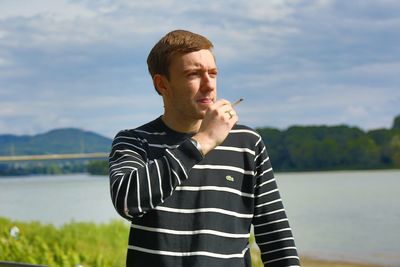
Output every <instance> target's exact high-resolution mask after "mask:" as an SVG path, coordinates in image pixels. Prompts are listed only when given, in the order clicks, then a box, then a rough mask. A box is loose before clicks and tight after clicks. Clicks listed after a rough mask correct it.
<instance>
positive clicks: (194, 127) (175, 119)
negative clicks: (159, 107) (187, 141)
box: [161, 111, 202, 133]
mask: <svg viewBox="0 0 400 267" xmlns="http://www.w3.org/2000/svg"><path fill="white" fill-rule="evenodd" d="M161 119H162V121H163V122H164V123H165V125H167V126H168V127H169V128H171V129H172V130H174V131H176V132H180V133H197V132H198V131H199V129H200V125H201V122H202V120H201V119H199V120H193V119H192V118H187V117H185V116H173V115H172V114H169V113H168V112H167V111H165V112H164V115H163V116H162V117H161Z"/></svg>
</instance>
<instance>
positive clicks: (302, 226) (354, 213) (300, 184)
mask: <svg viewBox="0 0 400 267" xmlns="http://www.w3.org/2000/svg"><path fill="white" fill-rule="evenodd" d="M276 177H277V180H278V185H279V187H280V190H281V194H282V198H283V200H284V204H285V206H286V210H287V213H288V216H289V219H290V222H291V226H292V228H293V232H294V235H295V238H296V243H297V246H298V248H299V252H300V254H301V255H306V256H311V257H318V258H323V259H340V260H352V261H361V262H370V263H380V264H385V265H390V266H400V171H359V172H358V171H354V172H347V171H346V172H313V173H290V174H289V173H277V174H276ZM0 216H4V217H8V218H12V219H18V220H25V221H28V220H38V221H41V222H44V223H53V224H56V225H61V224H63V223H66V222H69V221H71V220H75V221H94V222H108V221H110V220H112V219H120V218H119V216H118V215H117V213H116V212H115V211H114V208H113V207H112V204H111V201H110V197H109V189H108V179H107V177H101V176H87V175H65V176H35V177H19V178H1V179H0Z"/></svg>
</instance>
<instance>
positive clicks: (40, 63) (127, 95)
mask: <svg viewBox="0 0 400 267" xmlns="http://www.w3.org/2000/svg"><path fill="white" fill-rule="evenodd" d="M399 8H400V4H399V3H398V1H348V2H345V1H344V2H340V1H333V0H313V1H300V0H295V1H293V0H284V1H282V0H271V1H262V0H256V1H244V0H241V1H235V0H225V1H206V2H202V4H201V5H199V3H198V1H186V2H185V3H184V4H182V1H177V0H168V1H161V0H156V1H130V0H116V1H107V0H101V1H93V0H71V1H67V0H65V1H62V0H58V1H49V0H36V1H35V4H34V5H33V4H32V3H31V1H13V0H3V1H2V2H1V3H0V9H1V10H2V12H1V14H0V28H1V30H0V68H1V72H0V90H1V91H0V94H1V104H0V105H2V107H0V114H1V115H2V118H4V117H3V115H6V118H7V122H2V124H1V125H2V126H1V128H0V133H1V132H4V131H6V130H7V129H9V130H11V131H15V132H20V133H23V132H31V131H35V130H40V129H51V128H52V127H58V126H68V124H70V126H85V125H86V126H87V127H90V128H92V127H93V128H95V129H96V131H99V132H103V133H105V132H107V135H108V136H111V135H112V132H114V130H115V129H117V128H119V127H122V128H123V127H124V126H123V125H125V124H127V125H135V124H137V125H138V124H141V123H143V122H144V121H143V119H145V120H148V119H151V118H154V117H155V116H157V115H159V112H160V111H162V104H161V103H160V101H159V99H158V98H157V97H158V96H156V95H155V92H154V90H153V88H152V86H151V83H150V78H149V76H148V74H147V73H146V69H145V68H146V65H145V59H146V56H147V53H148V51H149V50H150V48H151V46H152V45H153V44H154V43H155V42H156V41H157V40H158V39H159V38H160V37H161V36H162V35H163V34H165V33H166V32H167V31H169V30H173V29H176V28H186V29H189V30H192V31H195V32H199V33H202V34H204V35H206V36H208V37H209V38H210V39H211V40H212V41H213V42H214V44H215V46H216V53H217V62H218V64H219V67H220V69H221V72H220V73H221V75H220V79H219V84H220V85H221V86H220V89H219V90H220V92H221V94H220V95H221V96H223V97H226V98H228V99H231V98H232V99H235V98H236V97H238V96H245V98H246V100H245V102H244V103H243V104H242V105H241V106H240V107H239V108H240V112H241V120H243V122H246V123H249V124H251V125H252V126H265V125H271V126H279V127H286V126H287V125H290V124H295V123H304V124H307V123H324V122H329V123H332V124H335V123H344V122H346V123H347V122H348V123H351V124H357V123H359V124H360V125H363V127H365V126H368V125H378V124H379V123H383V120H382V118H385V121H388V118H389V117H390V116H393V114H394V113H395V112H398V111H397V110H398V108H397V110H396V107H398V105H399V100H398V99H400V96H399V95H398V93H396V92H397V91H396V90H398V87H396V86H395V85H396V84H399V80H398V79H399V78H398V77H400V75H399V72H398V70H399V69H400V65H399V62H400V58H399V55H400V51H399V49H400V48H398V46H397V45H396V44H397V43H398V42H397V41H400V40H399V38H400V37H397V36H398V34H397V31H398V27H399V25H400V16H399V15H398V14H400V13H399V12H397V11H398V10H399ZM129 89H131V90H132V91H129ZM33 92H34V93H33ZM147 94H148V95H147ZM156 98H157V100H155V99H156ZM390 99H392V100H390ZM393 99H397V100H395V101H394V100H393ZM356 100H357V101H356ZM146 105H147V106H146ZM396 105H397V106H396ZM21 107H23V108H21ZM366 112H368V115H366V114H367V113H366ZM42 114H49V115H46V116H43V115H42ZM78 114H79V115H80V116H79V115H78ZM260 114H263V116H260ZM264 115H265V116H264ZM394 115H397V114H394ZM32 116H34V117H35V118H34V119H32ZM118 118H120V119H118ZM84 128H86V127H84ZM111 128H112V129H113V130H112V131H111V130H110V129H111ZM89 130H90V129H89Z"/></svg>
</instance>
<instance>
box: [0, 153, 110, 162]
mask: <svg viewBox="0 0 400 267" xmlns="http://www.w3.org/2000/svg"><path fill="white" fill-rule="evenodd" d="M107 158H108V153H79V154H48V155H18V156H17V155H16V156H0V162H12V161H31V160H32V161H33V160H65V159H107Z"/></svg>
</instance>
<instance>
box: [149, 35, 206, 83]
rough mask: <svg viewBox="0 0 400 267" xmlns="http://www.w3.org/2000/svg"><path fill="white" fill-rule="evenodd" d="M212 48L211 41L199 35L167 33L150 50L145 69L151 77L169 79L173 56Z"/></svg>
mask: <svg viewBox="0 0 400 267" xmlns="http://www.w3.org/2000/svg"><path fill="white" fill-rule="evenodd" d="M213 47H214V46H213V44H212V43H211V41H210V40H208V39H207V38H206V37H204V36H202V35H200V34H196V33H193V32H190V31H185V30H175V31H172V32H169V33H167V34H166V35H165V36H164V37H163V38H161V40H160V41H158V43H157V44H156V45H155V46H154V47H153V49H151V51H150V54H149V56H148V57H147V67H148V69H149V72H150V75H151V77H154V75H156V74H161V75H165V76H166V77H167V78H168V79H169V66H170V64H171V60H172V57H173V56H174V55H176V54H178V53H190V52H195V51H199V50H202V49H208V50H210V51H211V50H212V48H213ZM156 90H157V89H156Z"/></svg>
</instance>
